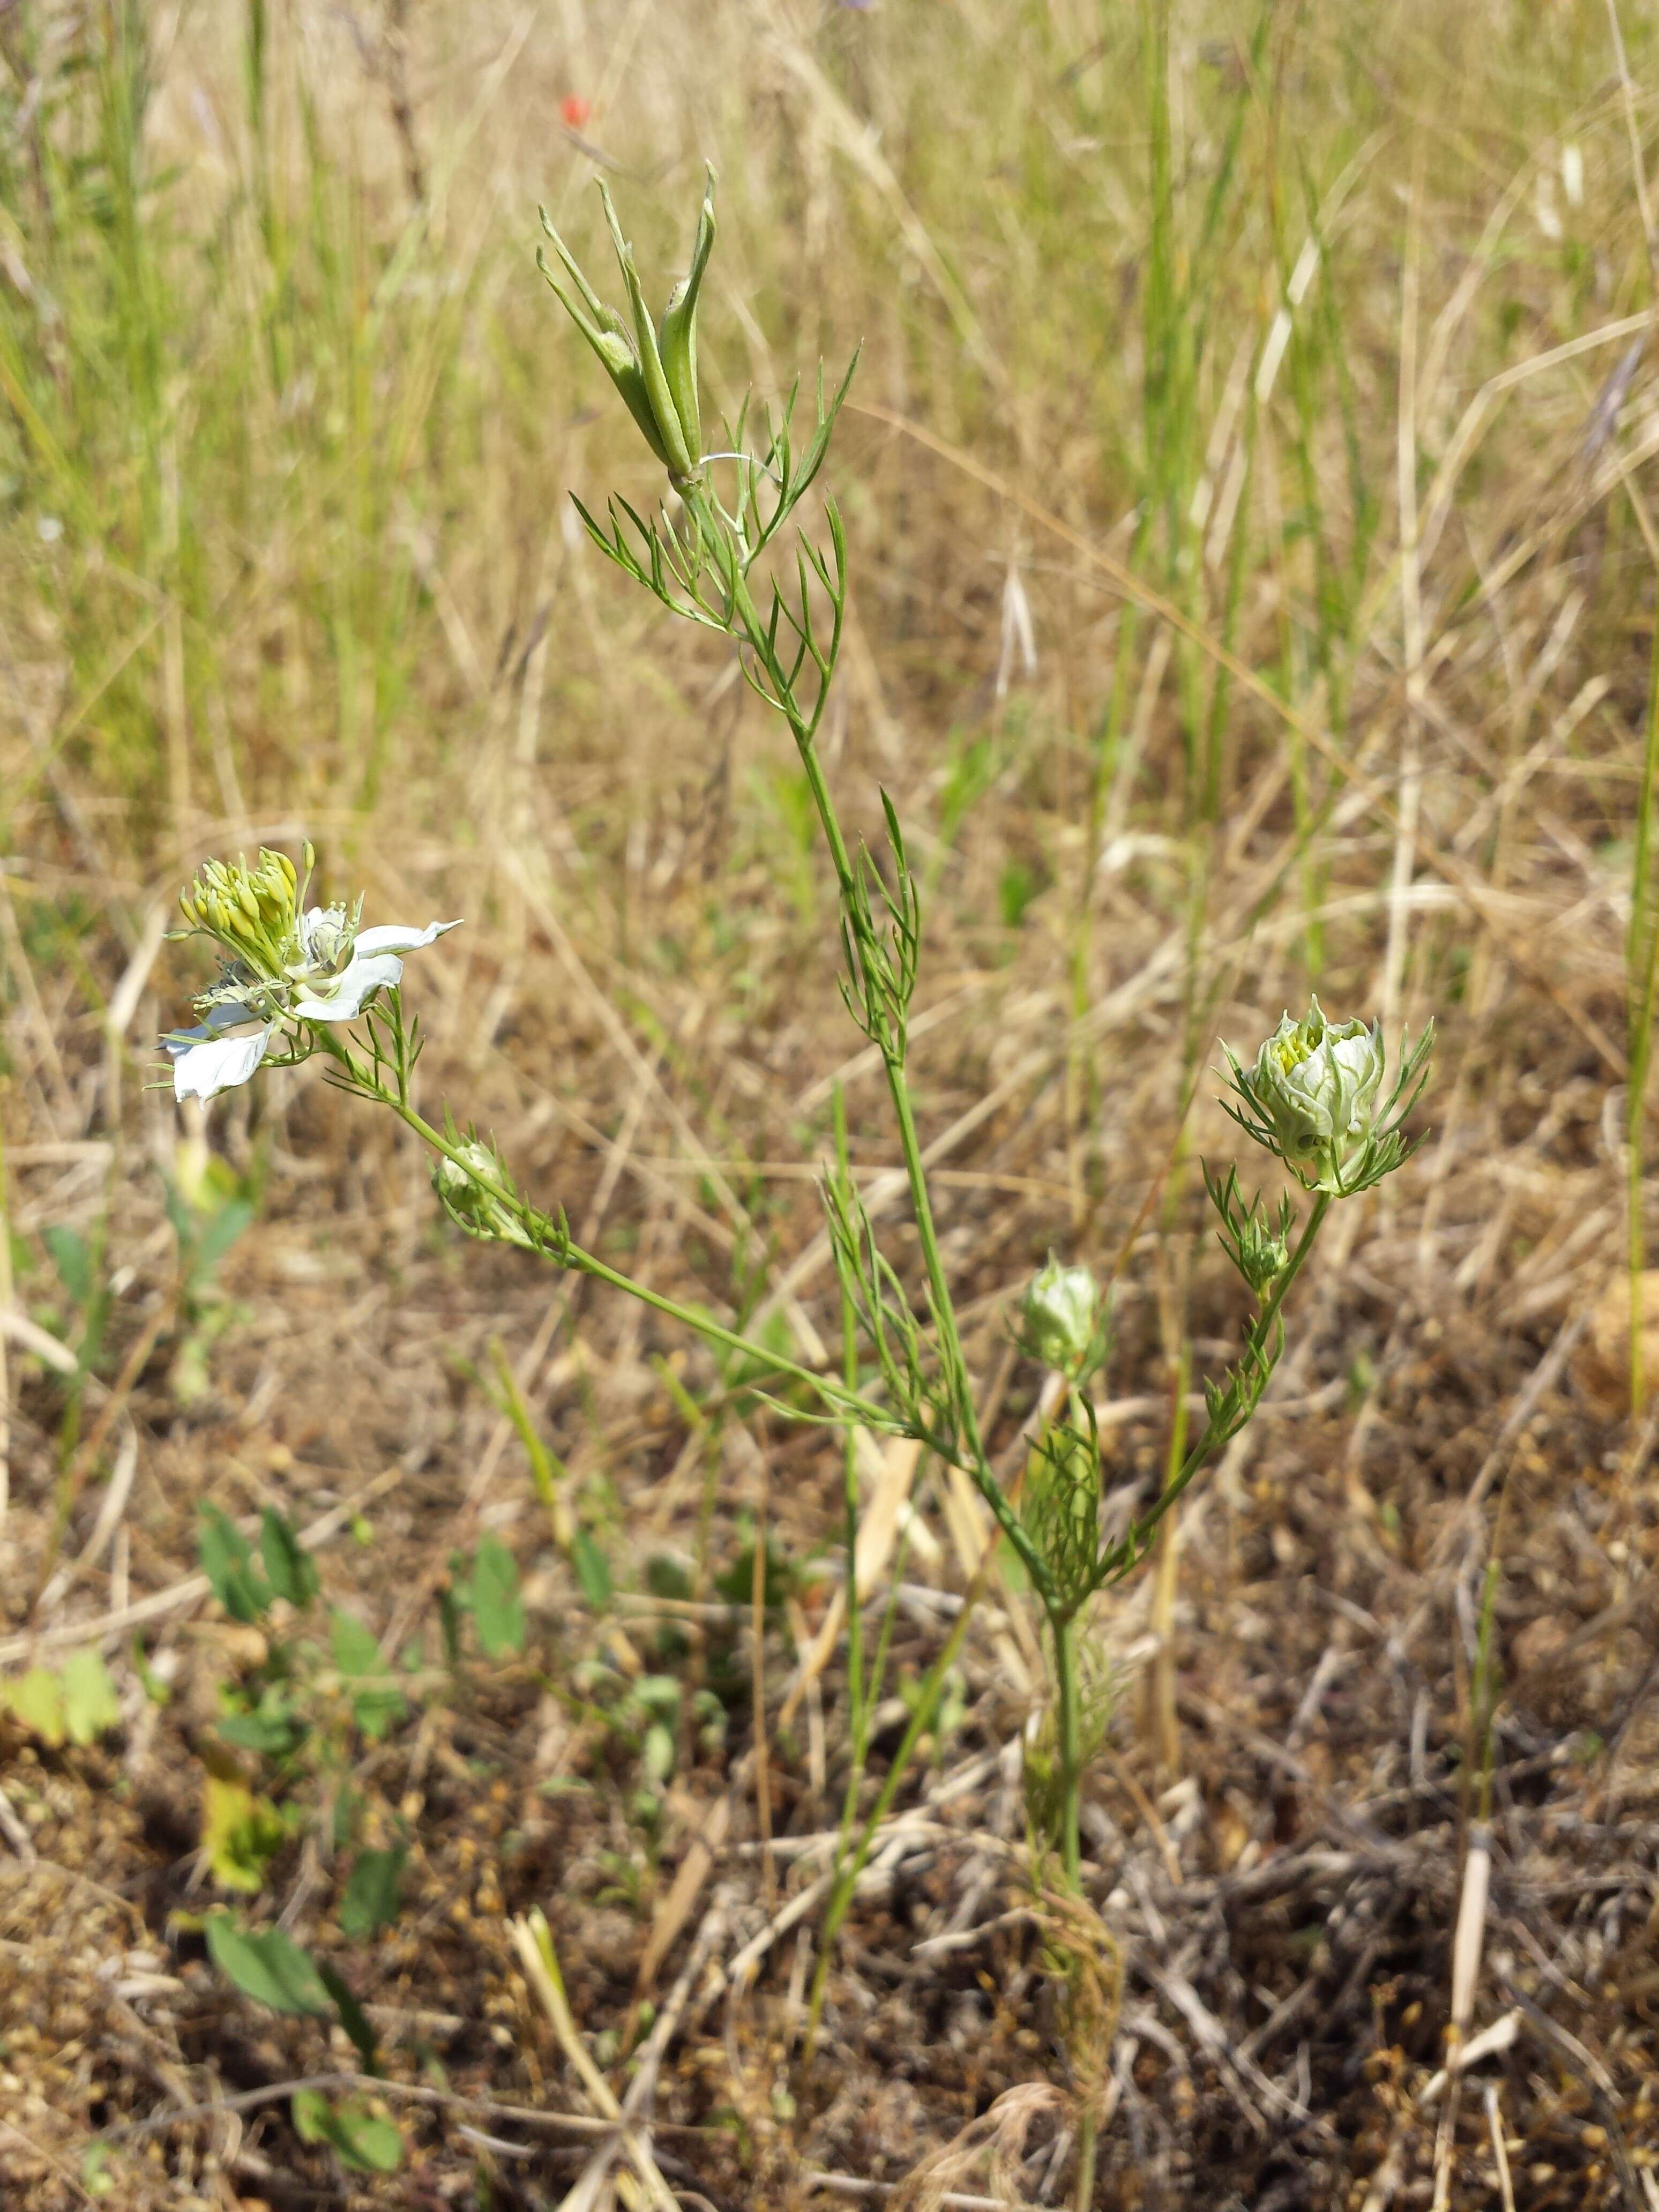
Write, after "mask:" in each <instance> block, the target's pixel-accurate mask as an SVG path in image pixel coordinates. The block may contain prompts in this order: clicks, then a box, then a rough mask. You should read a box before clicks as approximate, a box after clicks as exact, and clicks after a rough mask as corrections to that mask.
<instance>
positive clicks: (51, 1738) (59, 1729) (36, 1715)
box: [4, 1667, 64, 1751]
mask: <svg viewBox="0 0 1659 2212" xmlns="http://www.w3.org/2000/svg"><path fill="white" fill-rule="evenodd" d="M4 1697H5V1702H6V1703H7V1705H9V1706H10V1707H11V1709H12V1711H13V1712H15V1714H16V1716H17V1717H18V1719H19V1720H20V1721H21V1723H23V1726H24V1727H25V1728H26V1729H28V1731H29V1733H30V1735H37V1736H39V1737H40V1741H41V1742H42V1743H43V1744H45V1745H46V1748H47V1750H48V1751H57V1750H58V1748H59V1747H61V1745H62V1743H63V1741H64V1686H63V1684H62V1682H61V1681H60V1680H58V1676H57V1675H56V1674H53V1673H52V1670H51V1668H47V1667H31V1668H29V1671H28V1673H27V1674H22V1675H20V1676H19V1677H18V1679H17V1680H16V1681H15V1682H10V1683H8V1684H7V1686H6V1688H5V1692H4Z"/></svg>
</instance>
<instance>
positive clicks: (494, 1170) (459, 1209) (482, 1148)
mask: <svg viewBox="0 0 1659 2212" xmlns="http://www.w3.org/2000/svg"><path fill="white" fill-rule="evenodd" d="M455 1152H456V1154H457V1158H455V1159H450V1158H447V1156H446V1157H444V1158H440V1160H439V1161H438V1163H437V1164H436V1165H435V1167H434V1169H433V1170H432V1188H433V1189H434V1190H435V1191H436V1193H437V1194H438V1202H439V1204H440V1205H441V1206H442V1207H443V1210H444V1212H446V1213H447V1215H448V1216H449V1218H450V1219H451V1220H452V1221H453V1223H454V1224H455V1226H456V1227H457V1228H458V1229H464V1230H465V1231H466V1233H467V1235H468V1236H469V1237H482V1238H483V1240H484V1242H485V1243H502V1244H522V1245H523V1246H524V1247H525V1249H526V1250H527V1251H529V1250H533V1249H535V1248H534V1243H533V1241H532V1237H531V1236H530V1233H529V1231H527V1230H526V1227H525V1225H524V1224H523V1222H522V1221H520V1218H519V1217H518V1215H517V1214H516V1213H514V1212H513V1210H512V1208H511V1207H510V1206H507V1204H506V1203H505V1202H504V1201H503V1200H501V1199H500V1198H498V1197H497V1196H496V1195H495V1190H486V1189H484V1188H483V1185H482V1184H481V1183H479V1182H476V1181H475V1180H474V1177H475V1176H484V1177H485V1178H486V1179H487V1180H488V1181H489V1182H492V1183H493V1184H495V1188H496V1189H497V1190H502V1191H506V1192H507V1193H509V1194H510V1193H511V1192H512V1190H513V1178H512V1176H510V1175H509V1174H508V1173H507V1170H506V1168H505V1167H503V1166H502V1164H501V1161H500V1160H499V1159H498V1158H496V1157H495V1153H494V1152H493V1151H492V1150H491V1149H490V1147H489V1146H488V1145H485V1144H481V1143H480V1142H479V1141H478V1139H477V1138H476V1137H467V1138H463V1139H461V1140H460V1141H459V1143H458V1144H457V1145H456V1146H455ZM469 1170H470V1172H469Z"/></svg>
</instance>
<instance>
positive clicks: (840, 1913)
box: [803, 1565, 985, 2060]
mask: <svg viewBox="0 0 1659 2212" xmlns="http://www.w3.org/2000/svg"><path fill="white" fill-rule="evenodd" d="M984 1573H985V1569H984V1567H983V1566H982V1565H981V1568H980V1571H979V1572H978V1573H977V1574H976V1575H975V1577H974V1579H973V1581H972V1582H971V1583H969V1586H968V1589H967V1590H966V1592H965V1593H964V1595H963V1601H962V1610H961V1612H960V1613H957V1617H956V1619H955V1620H954V1621H952V1623H951V1633H950V1634H949V1636H947V1637H946V1638H945V1644H944V1647H943V1649H942V1650H940V1652H939V1656H938V1658H937V1659H935V1660H934V1662H933V1665H932V1666H931V1667H930V1668H928V1669H927V1674H925V1675H924V1676H923V1677H922V1682H921V1689H920V1690H919V1691H918V1692H917V1695H916V1703H915V1711H913V1712H912V1713H911V1715H910V1725H909V1727H908V1728H907V1729H905V1731H904V1735H903V1736H902V1739H901V1741H900V1743H899V1747H898V1749H897V1750H896V1752H895V1753H894V1754H893V1760H892V1764H891V1765H890V1766H889V1768H888V1770H887V1772H886V1775H885V1776H884V1778H883V1781H882V1785H881V1788H880V1790H878V1793H877V1796H876V1802H875V1803H874V1804H873V1805H872V1807H871V1808H870V1814H869V1817H868V1819H867V1820H866V1821H865V1823H864V1826H863V1827H862V1829H861V1830H860V1833H859V1839H858V1842H857V1844H855V1845H854V1849H853V1855H852V1857H850V1858H849V1859H848V1862H847V1863H846V1864H845V1866H843V1867H842V1870H841V1875H840V1878H839V1879H838V1880H837V1881H836V1886H835V1887H834V1889H833V1890H832V1891H831V1892H830V1895H829V1904H828V1905H826V1906H825V1908H824V1914H823V1929H822V1931H821V1932H820V1935H819V1937H818V1946H819V1948H818V1957H817V1966H815V1967H814V1968H813V1970H812V1990H811V1997H810V1998H809V2000H808V2002H807V2008H806V2038H805V2047H804V2052H803V2056H804V2057H805V2058H806V2059H808V2060H810V2059H811V2056H812V2048H813V2045H814V2044H815V2043H816V2041H817V2032H818V2021H819V2020H820V2019H821V2017H822V2016H823V1996H824V1989H825V1985H826V1984H827V1983H828V1981H829V1954H830V1952H831V1950H832V1949H833V1948H834V1946H835V1941H836V1936H837V1935H838V1934H839V1933H840V1932H841V1924H842V1921H843V1920H845V1919H846V1917H847V1909H848V1906H849V1905H851V1903H852V1902H853V1893H854V1890H855V1889H856V1888H857V1887H858V1881H859V1876H860V1875H861V1874H862V1873H863V1872H864V1869H865V1868H866V1865H867V1864H868V1863H869V1858H870V1850H871V1847H872V1844H874V1842H875V1839H876V1832H877V1830H878V1828H879V1827H880V1826H881V1824H882V1822H883V1821H884V1820H885V1819H886V1818H887V1815H888V1814H889V1813H890V1811H891V1809H892V1804H893V1800H894V1798H895V1797H896V1796H897V1795H898V1790H899V1784H900V1783H901V1782H902V1781H903V1779H904V1777H905V1773H906V1771H908V1767H909V1765H910V1760H911V1757H912V1755H913V1754H914V1753H915V1747H916V1746H917V1744H918V1743H920V1742H921V1739H922V1737H923V1735H925V1734H926V1733H927V1729H929V1728H931V1727H932V1725H933V1715H934V1713H935V1712H936V1711H938V1708H939V1693H940V1692H941V1691H942V1690H943V1689H944V1687H945V1676H946V1674H948V1673H949V1672H950V1670H951V1668H952V1667H953V1666H954V1665H955V1664H956V1657H957V1652H958V1651H960V1650H961V1649H962V1644H963V1638H964V1637H965V1636H966V1635H967V1633H968V1622H969V1617H970V1615H971V1614H972V1613H973V1610H974V1607H975V1603H976V1602H977V1601H978V1597H979V1591H980V1585H981V1582H982V1580H983V1578H984Z"/></svg>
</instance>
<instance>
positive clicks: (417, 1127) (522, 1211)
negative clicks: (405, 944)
mask: <svg viewBox="0 0 1659 2212" xmlns="http://www.w3.org/2000/svg"><path fill="white" fill-rule="evenodd" d="M325 1048H327V1049H329V1050H330V1051H331V1054H332V1055H333V1057H335V1058H336V1059H337V1060H339V1061H340V1063H341V1065H342V1066H344V1067H346V1068H347V1069H349V1072H350V1075H351V1080H352V1083H353V1085H354V1087H356V1089H358V1090H360V1091H362V1092H363V1093H365V1094H366V1095H367V1096H368V1097H373V1098H374V1099H376V1100H377V1101H378V1102H379V1103H380V1104H381V1105H384V1106H389V1107H390V1108H391V1109H392V1112H393V1113H394V1114H395V1115H397V1116H398V1120H399V1121H402V1122H403V1124H404V1127H406V1128H409V1129H412V1130H413V1131H414V1133H415V1134H416V1136H417V1137H418V1138H419V1139H421V1141H422V1144H424V1145H427V1146H430V1148H431V1149H432V1151H434V1152H438V1153H441V1155H442V1157H443V1158H445V1159H447V1160H453V1162H454V1164H455V1165H456V1166H457V1167H459V1168H460V1169H461V1170H463V1171H464V1172H465V1174H466V1175H468V1176H471V1179H472V1181H473V1182H475V1183H476V1184H477V1186H478V1188H479V1189H480V1190H482V1191H483V1192H484V1193H485V1194H486V1195H487V1196H489V1197H491V1198H495V1199H497V1200H500V1201H501V1204H502V1205H503V1206H506V1207H507V1209H508V1210H509V1211H510V1212H513V1213H515V1214H517V1215H519V1216H520V1218H522V1219H523V1221H524V1222H525V1224H526V1227H528V1228H530V1229H531V1231H532V1234H534V1235H536V1236H538V1238H540V1239H542V1240H544V1241H545V1243H547V1245H548V1246H549V1247H550V1248H555V1249H557V1250H558V1252H559V1254H560V1255H561V1264H562V1265H563V1266H565V1267H573V1268H574V1269H575V1270H576V1272H577V1273H579V1274H583V1275H592V1277H593V1279H594V1280H595V1281H596V1282H600V1283H608V1284H609V1285H611V1288H612V1289H613V1290H617V1291H626V1293H627V1294H628V1296H629V1297H631V1298H637V1299H638V1300H639V1301H640V1303H641V1305H647V1306H651V1307H653V1309H654V1310H656V1311H657V1312H658V1313H660V1314H666V1315H667V1316H668V1317H669V1319H670V1320H671V1321H677V1322H679V1323H680V1324H681V1325H682V1327H684V1328H689V1329H690V1330H691V1331H692V1332H693V1334H696V1335H697V1336H701V1337H703V1338H705V1339H707V1340H708V1341H709V1342H710V1343H714V1344H720V1345H724V1346H726V1349H727V1350H728V1351H730V1352H740V1353H741V1354H742V1355H743V1357H744V1358H745V1359H752V1360H756V1361H757V1362H758V1363H759V1365H760V1368H761V1370H762V1371H763V1373H766V1374H769V1375H775V1376H788V1378H789V1379H790V1380H791V1381H792V1382H795V1383H805V1384H806V1386H807V1387H808V1388H809V1389H811V1390H812V1391H813V1392H814V1393H815V1394H816V1395H817V1396H818V1397H819V1398H820V1399H822V1400H823V1403H824V1404H825V1405H826V1406H827V1407H829V1408H830V1409H831V1411H832V1412H834V1413H836V1414H838V1415H841V1416H844V1417H845V1418H847V1419H850V1420H854V1421H861V1422H864V1423H865V1424H866V1425H868V1426H870V1427H872V1428H874V1429H878V1430H881V1431H888V1432H890V1431H892V1428H893V1422H892V1419H891V1417H890V1415H889V1414H887V1413H884V1412H883V1410H882V1409H881V1407H878V1406H877V1405H874V1404H873V1403H872V1401H870V1400H869V1399H867V1398H864V1397H860V1396H859V1395H857V1394H856V1393H852V1394H849V1393H848V1391H846V1390H845V1389H843V1387H842V1385H841V1384H840V1383H835V1382H831V1381H829V1379H828V1378H827V1377H825V1376H822V1375H817V1374H814V1372H813V1371H812V1370H811V1368H810V1367H803V1366H802V1365H801V1364H800V1363H799V1360H795V1359H790V1358H787V1357H786V1356H785V1355H784V1354H783V1353H781V1352H774V1351H772V1350H771V1349H769V1346H765V1345H763V1344H757V1343H755V1342H753V1341H752V1340H750V1338H748V1337H746V1336H740V1335H739V1334H738V1333H737V1331H736V1330H735V1329H730V1328H724V1327H723V1326H722V1325H721V1323H720V1322H717V1321H712V1320H710V1318H709V1317H708V1315H707V1314H703V1313H696V1312H694V1311H693V1310H692V1309H691V1308H690V1306H684V1305H681V1304H680V1303H679V1301H678V1299H676V1298H671V1297H665V1296H664V1294H663V1293H662V1292H661V1291H653V1290H652V1289H651V1288H650V1287H649V1286H648V1285H647V1284H644V1283H641V1282H636V1281H635V1279H634V1278H633V1277H632V1276H631V1275H624V1274H622V1273H619V1272H618V1270H617V1268H615V1267H608V1266H607V1265H606V1264H605V1261H603V1260H601V1259H600V1258H599V1255H597V1254H596V1253H592V1252H588V1251H585V1250H584V1249H582V1247H581V1246H580V1244H577V1243H574V1242H572V1241H571V1240H570V1239H569V1238H568V1237H564V1236H563V1235H562V1233H561V1231H560V1230H559V1227H558V1225H557V1224H556V1222H554V1221H553V1220H552V1219H551V1218H550V1216H549V1215H547V1214H545V1213H542V1212H538V1210H537V1208H536V1207H534V1206H527V1205H526V1203H525V1201H524V1200H523V1199H521V1198H519V1197H517V1196H515V1195H514V1194H513V1193H512V1192H510V1191H507V1190H504V1189H502V1188H501V1186H500V1185H499V1184H498V1183H492V1182H489V1181H487V1180H486V1179H485V1178H484V1177H483V1176H480V1175H479V1174H478V1173H477V1170H476V1169H475V1168H474V1167H473V1165H472V1164H471V1162H470V1161H467V1160H465V1159H463V1158H462V1157H461V1154H460V1152H459V1148H458V1147H457V1146H454V1145H452V1144H451V1143H450V1142H449V1140H448V1139H447V1137H445V1136H444V1135H443V1134H442V1133H441V1131H440V1130H437V1129H435V1128H434V1127H433V1126H432V1124H431V1122H429V1121H427V1120H426V1118H425V1117H424V1115H422V1114H419V1113H417V1112H416V1109H415V1108H414V1107H413V1106H412V1105H410V1103H409V1101H408V1099H407V1098H400V1097H398V1094H397V1092H396V1091H389V1090H388V1089H387V1088H386V1085H384V1084H383V1083H381V1082H380V1081H378V1080H377V1079H375V1078H374V1077H373V1076H372V1075H370V1074H369V1073H368V1072H367V1071H366V1070H365V1069H364V1068H363V1067H362V1065H361V1064H360V1063H359V1062H358V1061H356V1060H353V1059H352V1057H351V1055H350V1054H349V1052H348V1051H347V1050H346V1049H345V1048H344V1047H343V1046H341V1045H339V1044H337V1042H334V1041H333V1040H332V1039H330V1040H328V1041H327V1043H326V1047H325Z"/></svg>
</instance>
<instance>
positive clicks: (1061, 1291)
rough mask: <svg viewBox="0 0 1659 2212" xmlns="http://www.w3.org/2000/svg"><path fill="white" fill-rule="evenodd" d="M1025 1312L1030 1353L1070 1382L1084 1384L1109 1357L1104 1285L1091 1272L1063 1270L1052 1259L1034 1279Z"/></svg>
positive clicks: (1025, 1340) (1025, 1338) (1023, 1335)
mask: <svg viewBox="0 0 1659 2212" xmlns="http://www.w3.org/2000/svg"><path fill="white" fill-rule="evenodd" d="M1020 1312H1021V1318H1022V1322H1023V1323H1024V1326H1023V1328H1022V1331H1021V1342H1022V1343H1023V1345H1024V1348H1025V1350H1026V1351H1027V1352H1029V1353H1030V1356H1031V1357H1032V1358H1034V1359H1040V1360H1041V1361H1042V1364H1043V1365H1044V1366H1045V1367H1052V1368H1054V1369H1055V1370H1057V1371H1058V1372H1059V1373H1060V1374H1061V1375H1064V1376H1066V1377H1067V1379H1068V1380H1070V1381H1072V1382H1076V1381H1079V1379H1080V1378H1081V1377H1082V1376H1085V1375H1086V1374H1088V1373H1089V1372H1090V1371H1091V1370H1092V1369H1094V1368H1096V1367H1097V1366H1098V1365H1099V1364H1100V1362H1101V1360H1102V1359H1103V1357H1104V1356H1105V1351H1106V1327H1105V1316H1104V1313H1103V1305H1102V1300H1101V1295H1100V1285H1098V1284H1097V1282H1096V1280H1095V1279H1094V1277H1093V1276H1092V1275H1091V1273H1090V1272H1089V1270H1088V1269H1087V1268H1086V1267H1061V1266H1060V1262H1059V1261H1058V1260H1056V1259H1055V1258H1054V1256H1053V1255H1052V1254H1050V1255H1049V1259H1048V1266H1047V1267H1042V1268H1041V1269H1039V1270H1038V1272H1037V1273H1036V1274H1035V1275H1034V1276H1033V1277H1032V1278H1031V1285H1030V1289H1029V1290H1028V1291H1026V1293H1025V1297H1024V1304H1022V1306H1021V1309H1020Z"/></svg>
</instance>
